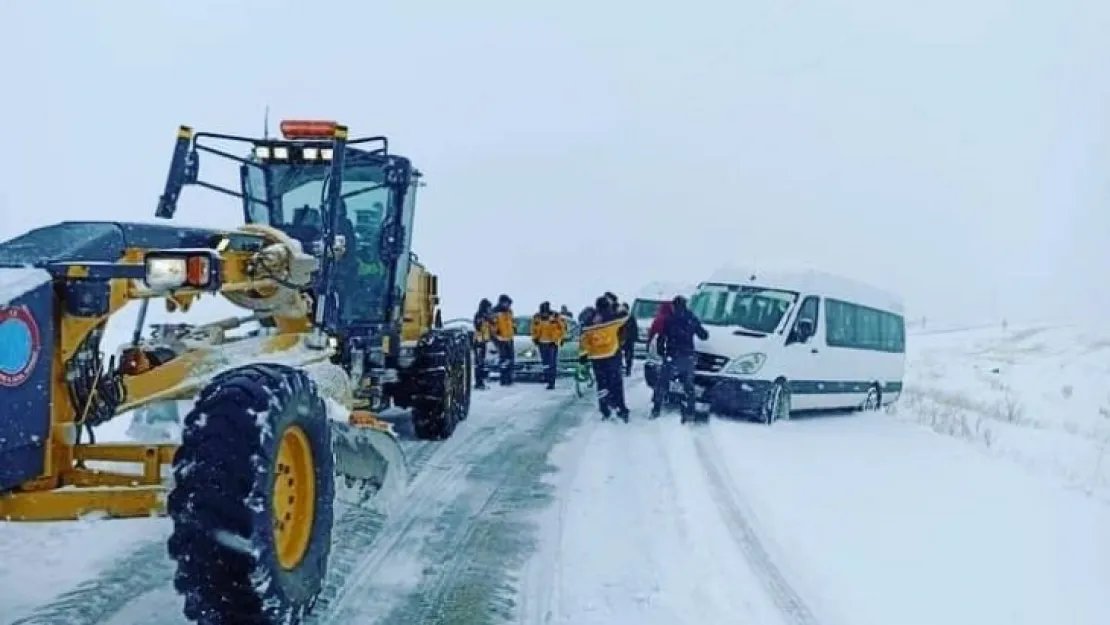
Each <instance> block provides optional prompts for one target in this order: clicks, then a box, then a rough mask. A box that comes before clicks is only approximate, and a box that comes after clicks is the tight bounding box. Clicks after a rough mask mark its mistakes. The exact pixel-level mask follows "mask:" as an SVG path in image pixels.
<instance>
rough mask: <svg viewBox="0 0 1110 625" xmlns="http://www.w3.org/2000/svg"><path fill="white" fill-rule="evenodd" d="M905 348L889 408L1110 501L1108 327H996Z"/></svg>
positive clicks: (941, 336) (917, 342)
mask: <svg viewBox="0 0 1110 625" xmlns="http://www.w3.org/2000/svg"><path fill="white" fill-rule="evenodd" d="M908 350H909V353H908V354H907V356H908V362H907V387H906V392H905V394H904V395H903V399H902V402H901V405H900V406H896V407H895V408H894V410H893V411H892V413H893V414H895V415H897V416H899V417H900V418H903V419H907V420H912V421H916V422H918V423H922V424H924V425H926V426H928V427H930V428H932V429H933V430H935V431H937V432H940V433H942V434H946V435H951V436H955V437H958V438H962V439H965V440H967V441H969V442H972V443H973V444H975V445H977V446H978V447H980V448H981V449H983V450H985V451H987V452H989V453H991V454H993V455H996V456H1000V457H1005V458H1008V459H1010V460H1013V461H1015V462H1018V463H1020V464H1022V465H1024V466H1026V467H1028V468H1030V469H1032V470H1035V471H1037V472H1039V473H1042V474H1044V475H1048V476H1052V477H1053V478H1054V479H1056V480H1058V481H1062V482H1063V483H1064V484H1066V485H1068V486H1070V487H1073V488H1076V489H1079V490H1081V491H1083V492H1085V493H1087V494H1089V495H1091V496H1094V497H1097V498H1099V499H1101V500H1103V501H1108V502H1110V458H1108V457H1107V451H1108V450H1107V447H1108V446H1110V387H1108V386H1107V385H1106V382H1105V381H1106V379H1107V377H1108V376H1110V332H1108V331H1106V330H1100V329H1095V328H1086V327H1082V326H1043V325H1042V326H1024V327H1017V328H1009V329H1002V328H1001V327H997V326H996V327H994V328H988V329H977V330H968V331H963V332H951V333H945V334H935V335H924V336H919V337H916V338H915V339H914V340H911V341H909V344H908Z"/></svg>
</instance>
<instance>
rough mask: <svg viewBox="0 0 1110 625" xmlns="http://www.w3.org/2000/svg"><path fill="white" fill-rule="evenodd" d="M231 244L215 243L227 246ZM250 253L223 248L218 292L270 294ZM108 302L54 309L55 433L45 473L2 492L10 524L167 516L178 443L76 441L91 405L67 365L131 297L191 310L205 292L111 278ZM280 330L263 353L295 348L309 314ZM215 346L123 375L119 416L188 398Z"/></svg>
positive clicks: (140, 253) (134, 257)
mask: <svg viewBox="0 0 1110 625" xmlns="http://www.w3.org/2000/svg"><path fill="white" fill-rule="evenodd" d="M224 248H226V246H223V245H221V246H218V248H217V249H221V250H224ZM146 251H147V250H143V249H129V250H127V251H126V252H125V254H124V256H123V258H121V259H120V261H119V263H121V264H132V265H141V264H142V263H143V257H144V255H145V253H146ZM251 257H252V255H251V253H249V252H239V251H226V250H225V251H221V260H222V263H221V278H222V280H221V284H222V287H221V288H220V292H221V293H231V292H241V291H247V290H255V291H260V292H262V293H265V292H266V291H267V290H272V289H274V288H276V285H275V283H274V282H273V281H272V280H269V279H255V278H252V277H251V276H250V275H249V271H248V261H249V260H250V259H251ZM88 273H89V269H88V268H87V267H83V266H80V265H77V266H73V267H71V268H70V269H69V270H68V275H67V277H68V278H71V279H80V278H83V277H86V276H87V275H88ZM110 288H111V291H110V297H109V306H108V311H107V313H106V314H104V315H102V316H98V317H75V316H72V315H67V314H65V313H64V312H62V311H63V308H62V307H61V306H56V307H55V310H56V312H55V319H54V323H53V330H54V332H55V336H54V339H55V344H56V345H58V346H59V348H58V349H57V350H56V352H55V354H54V355H53V359H52V368H51V387H50V397H49V402H50V433H49V435H48V440H47V445H46V453H45V463H44V471H43V475H42V476H40V477H39V478H38V479H35V480H32V481H30V482H28V483H25V484H23V485H21V486H20V487H19V488H18V489H16V490H15V491H14V492H10V493H7V494H0V519H3V520H11V521H57V520H67V519H77V518H80V517H82V516H84V515H87V514H90V513H103V514H106V515H108V516H110V517H118V518H126V517H143V516H151V515H161V514H164V513H165V507H164V504H165V501H164V500H165V492H166V486H165V484H164V483H163V479H162V471H163V468H164V467H166V466H167V465H169V464H170V463H171V462H172V461H173V455H174V453H175V451H176V449H177V446H176V445H169V444H167V445H148V444H140V443H107V444H104V443H98V444H76V443H75V441H76V433H77V431H78V428H79V427H81V423H82V419H83V415H84V412H85V411H86V410H87V406H75V405H73V402H72V400H71V398H70V394H69V390H68V387H67V385H66V381H65V365H66V363H67V362H69V360H70V359H71V358H73V356H74V355H75V354H76V353H77V351H78V349H79V348H80V346H81V344H82V343H83V342H84V341H85V339H86V338H87V337H88V335H89V333H90V332H92V331H93V330H94V329H95V328H97V327H99V326H100V325H101V324H102V323H106V322H107V321H108V319H110V318H111V316H112V315H114V314H115V313H117V312H119V311H120V310H121V309H122V308H123V307H124V306H125V305H127V304H128V303H130V302H132V301H136V300H142V299H153V298H158V299H164V300H165V301H166V306H167V308H168V309H170V310H182V311H187V310H188V308H189V307H190V306H191V304H192V303H193V301H194V300H195V299H196V298H197V297H198V296H199V295H200V294H201V291H197V290H190V289H182V290H179V291H175V292H173V293H171V294H156V293H151V292H150V291H148V290H147V289H146V288H145V287H144V286H143V285H142V284H141V282H140V281H136V280H132V279H113V280H111V281H110ZM275 321H276V326H277V329H278V334H277V335H274V336H269V337H266V338H265V340H263V341H260V343H259V348H258V349H259V354H260V355H262V354H275V353H279V352H282V351H286V350H289V349H292V348H293V347H296V346H297V345H299V344H300V341H301V340H303V338H304V337H305V335H304V334H303V333H304V332H305V331H306V330H308V329H310V328H311V323H310V322H309V320H308V319H305V318H293V319H290V318H277V319H275ZM214 349H217V347H208V348H200V349H195V350H190V351H187V352H185V353H184V354H182V355H180V356H178V357H177V358H174V359H173V360H171V361H169V362H167V363H165V364H162V365H160V366H157V367H153V368H150V369H148V370H146V371H142V372H139V373H137V374H134V375H125V376H123V385H124V387H125V388H126V389H127V400H126V402H125V403H124V404H123V405H121V406H119V407H118V408H117V414H119V413H122V412H126V411H128V410H133V409H135V408H138V407H141V406H143V405H145V404H148V403H151V402H153V401H158V400H161V399H182V398H188V397H191V396H192V395H193V394H195V393H196V392H198V391H199V390H200V389H198V388H194V387H191V386H190V385H188V384H186V382H187V380H189V378H190V375H191V374H192V373H193V371H194V367H195V366H196V365H197V364H199V363H201V362H203V361H204V360H205V357H206V356H207V355H209V353H210V352H212V351H213V350H214ZM88 462H112V463H122V464H125V465H130V466H129V467H128V468H131V469H133V471H130V472H125V471H111V470H93V469H88V468H86V463H88Z"/></svg>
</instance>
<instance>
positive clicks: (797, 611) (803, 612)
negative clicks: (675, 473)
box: [693, 426, 820, 625]
mask: <svg viewBox="0 0 1110 625" xmlns="http://www.w3.org/2000/svg"><path fill="white" fill-rule="evenodd" d="M695 427H697V426H695ZM693 434H694V436H693V439H694V448H695V450H696V451H697V456H698V460H699V461H700V463H701V465H702V469H704V472H705V476H706V482H707V483H708V485H709V488H710V491H711V492H712V493H713V495H714V497H715V499H716V503H717V508H718V510H719V512H720V514H721V518H722V520H723V521H724V523H725V526H726V527H727V528H728V531H729V534H730V535H731V536H732V540H733V541H734V542H735V543H736V546H737V547H739V548H740V550H741V552H742V553H743V554H744V555H745V557H746V558H747V560H748V564H749V565H750V566H751V567H752V569H753V570H754V571H755V572H756V573H757V575H758V577H759V579H760V580H761V581H762V582H763V587H764V590H766V592H767V594H768V595H769V596H770V597H771V600H772V601H773V602H774V604H775V607H777V608H778V609H779V611H780V612H781V613H782V615H783V617H784V618H785V619H786V620H787V622H789V623H791V624H792V625H818V623H820V621H819V620H818V619H817V617H816V616H814V613H813V611H812V610H811V609H810V607H809V606H808V605H807V604H806V602H805V600H804V599H802V596H801V595H800V594H799V593H798V591H797V590H795V589H794V587H793V586H791V585H790V582H789V581H787V579H786V577H785V576H784V575H783V574H782V571H781V570H779V568H778V566H777V565H776V564H775V562H774V560H773V559H772V558H771V555H770V554H769V553H768V552H767V549H766V547H764V546H763V542H762V541H761V540H760V538H759V535H758V534H757V533H756V531H755V528H754V527H753V526H752V524H751V522H750V521H749V520H748V516H749V515H748V514H747V512H746V508H747V506H746V505H745V504H744V497H743V495H742V494H741V493H740V490H739V489H738V488H737V487H736V485H735V484H734V483H733V481H732V478H731V476H730V475H729V473H728V468H727V467H726V466H725V464H724V462H723V461H722V459H721V452H720V450H719V449H718V448H717V445H716V443H714V442H713V439H712V438H710V436H709V435H708V432H706V431H704V430H700V429H699V430H698V431H696V432H693Z"/></svg>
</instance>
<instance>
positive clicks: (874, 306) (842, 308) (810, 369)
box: [690, 268, 906, 423]
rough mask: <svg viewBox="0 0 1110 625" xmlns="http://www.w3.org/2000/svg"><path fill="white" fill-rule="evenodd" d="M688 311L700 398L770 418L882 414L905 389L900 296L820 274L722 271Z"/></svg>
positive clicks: (725, 409) (716, 407)
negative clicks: (696, 327)
mask: <svg viewBox="0 0 1110 625" xmlns="http://www.w3.org/2000/svg"><path fill="white" fill-rule="evenodd" d="M690 309H691V310H692V311H693V313H694V314H695V315H697V317H698V318H699V319H700V320H701V322H702V324H703V325H704V326H705V328H706V330H708V332H709V339H708V340H705V341H701V340H698V341H696V345H695V347H696V349H697V365H696V384H695V388H696V392H697V394H698V396H699V397H698V400H699V402H705V403H708V404H709V407H710V410H711V411H713V412H715V413H718V414H744V415H751V416H754V417H756V418H757V419H759V420H761V421H763V422H764V423H772V422H774V421H776V420H779V419H787V418H789V417H790V415H791V413H792V412H803V411H823V410H845V409H863V410H878V409H880V408H881V407H882V406H886V405H889V404H891V403H893V402H895V401H896V400H897V399H898V397H899V395H900V393H901V392H902V378H903V374H904V372H905V351H906V350H905V347H906V332H905V321H904V319H903V303H902V300H901V298H900V297H899V296H897V295H895V294H893V293H889V292H887V291H884V290H882V289H879V288H876V287H873V286H870V285H867V284H863V283H862V282H858V281H855V280H852V279H849V278H845V277H840V276H835V275H832V274H828V273H824V272H819V271H814V270H802V271H756V270H749V269H740V268H725V269H721V270H718V271H717V272H716V273H714V274H713V275H712V276H711V277H710V279H709V280H708V281H706V282H702V283H701V284H700V285H698V288H697V291H696V292H695V293H694V296H693V297H692V298H691V299H690Z"/></svg>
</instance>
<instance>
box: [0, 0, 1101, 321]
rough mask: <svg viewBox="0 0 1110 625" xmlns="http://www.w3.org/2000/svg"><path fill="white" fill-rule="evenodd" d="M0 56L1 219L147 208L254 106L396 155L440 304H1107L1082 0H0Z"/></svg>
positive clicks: (258, 114)
mask: <svg viewBox="0 0 1110 625" xmlns="http://www.w3.org/2000/svg"><path fill="white" fill-rule="evenodd" d="M0 59H3V61H0V66H2V67H3V68H4V76H3V81H4V82H3V85H4V86H3V88H2V89H0V147H2V149H0V215H2V219H0V238H8V237H10V236H13V235H15V234H18V233H19V232H21V231H23V230H25V229H28V228H31V227H33V226H37V225H42V224H44V223H47V222H51V221H61V220H64V219H82V218H86V219H89V218H91V219H116V220H129V219H144V220H149V219H151V218H152V215H153V211H154V206H155V202H156V200H157V197H158V195H159V193H160V192H161V187H162V184H163V181H164V177H165V173H166V168H167V166H168V163H169V157H170V150H171V148H172V143H173V137H174V131H175V129H176V127H177V125H178V124H180V123H188V124H191V125H193V126H195V127H197V128H202V129H206V130H214V131H227V132H237V133H243V134H248V133H254V132H260V131H261V129H262V115H263V110H264V108H265V106H266V105H267V104H268V105H270V106H271V107H272V111H273V117H274V119H275V120H276V119H278V118H280V117H283V116H285V117H320V118H337V119H339V120H341V121H343V122H344V123H346V124H348V125H349V126H350V127H351V129H352V132H353V133H354V134H387V135H389V136H390V137H391V141H392V144H391V145H392V146H393V148H394V150H395V151H397V152H399V153H403V154H405V155H407V156H409V157H410V158H412V159H413V160H414V162H415V163H416V165H417V166H418V167H419V168H420V169H422V170H423V171H424V173H425V174H426V176H427V182H428V186H427V187H426V188H424V189H422V190H421V197H420V203H419V206H418V209H417V210H418V214H417V218H416V233H415V245H416V251H417V253H418V254H419V255H420V256H421V258H423V259H424V260H426V261H427V262H428V264H430V265H431V267H432V269H433V270H435V271H437V272H438V273H439V274H441V276H442V278H441V285H442V290H443V294H444V297H445V305H446V308H447V313H448V314H449V315H455V314H469V312H470V311H471V309H472V307H473V306H474V304H475V302H476V301H477V299H478V298H480V297H482V296H486V297H491V298H492V297H495V296H496V295H497V294H498V293H500V292H507V293H509V294H511V295H513V297H514V299H515V300H516V301H517V303H518V308H521V309H524V310H531V309H532V308H533V307H534V306H535V305H536V304H537V303H538V302H539V301H540V300H541V299H550V300H551V301H552V302H553V303H555V304H556V305H557V304H560V303H568V304H570V305H571V306H572V307H575V308H577V307H579V306H581V305H582V304H583V303H585V300H586V299H587V298H592V297H593V296H595V295H596V294H597V293H599V292H600V291H602V290H605V289H611V290H614V291H616V292H618V294H621V295H628V294H631V293H632V292H634V291H635V290H636V289H637V288H638V287H639V286H641V285H642V284H643V283H645V282H648V281H651V280H655V279H678V280H690V281H692V282H696V281H698V280H700V279H702V278H703V277H705V276H706V274H707V273H708V272H709V271H711V270H712V269H713V268H715V267H717V266H718V265H720V264H722V263H725V262H735V263H747V262H758V263H778V262H785V263H789V264H791V265H797V264H808V265H814V266H818V267H822V268H825V269H828V270H831V271H835V272H839V273H846V274H849V275H852V276H856V277H859V278H862V279H865V280H868V281H871V282H875V283H877V284H879V285H881V286H886V287H889V288H892V289H894V290H897V291H899V292H901V293H902V294H903V295H904V296H905V298H906V300H907V302H908V304H909V306H910V307H911V311H912V312H913V313H914V314H922V315H929V316H930V317H932V318H935V319H948V320H952V321H964V320H972V321H975V320H979V319H988V320H993V319H997V318H998V317H1000V316H1008V317H1010V318H1014V319H1017V318H1023V317H1045V316H1048V317H1073V316H1076V315H1080V314H1090V315H1091V316H1094V315H1098V314H1099V313H1101V310H1100V309H1099V303H1100V302H1105V301H1106V300H1107V298H1106V296H1105V295H1103V292H1104V290H1105V275H1106V269H1107V257H1108V252H1107V250H1108V249H1110V248H1108V247H1107V245H1108V243H1110V219H1108V218H1107V216H1106V215H1107V212H1108V210H1110V186H1108V184H1107V181H1108V180H1110V149H1108V137H1110V78H1108V76H1110V71H1108V69H1110V67H1108V66H1110V60H1108V59H1110V4H1108V3H1106V2H1105V0H1051V1H1041V2H1028V1H1004V0H932V1H931V2H921V1H920V0H912V1H911V0H854V1H853V0H813V1H808V2H802V1H796V0H794V1H791V0H746V1H744V2H728V1H725V0H718V1H715V2H710V1H707V0H686V1H685V2H680V3H674V2H646V3H645V2H635V3H634V2H630V1H627V0H622V1H621V2H609V3H603V2H596V1H595V2H585V1H581V0H565V1H563V2H559V3H529V2H519V1H508V0H504V1H498V2H491V1H482V0H471V1H470V2H446V1H443V0H438V1H436V2H426V1H421V0H406V1H405V2H353V1H352V2H339V1H335V0H313V2H304V1H303V0H299V1H295V2H294V1H291V0H290V1H285V0H234V1H229V0H192V1H190V2H169V1H166V0H163V1H155V0H150V1H147V2H139V1H136V0H97V1H95V2H89V1H87V0H85V1H81V0H67V1H63V0H51V1H44V2H4V3H3V4H2V5H0ZM203 171H204V170H203V168H202V173H203ZM182 213H183V214H181V213H179V214H180V215H181V219H182V221H183V222H185V223H189V224H208V225H213V226H232V225H234V224H236V223H237V222H238V220H239V219H240V216H241V214H240V209H239V206H238V204H237V203H236V201H235V200H231V199H225V198H222V197H220V196H217V195H214V194H210V193H207V192H204V191H202V190H190V191H188V192H187V196H186V199H185V201H184V202H183V209H182ZM1092 287H1093V288H1094V289H1095V290H1096V294H1095V298H1094V299H1092V298H1091V297H1090V296H1089V295H1088V292H1085V290H1086V289H1090V288H1092ZM1099 298H1101V300H1100V299H1099Z"/></svg>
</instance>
